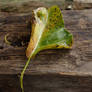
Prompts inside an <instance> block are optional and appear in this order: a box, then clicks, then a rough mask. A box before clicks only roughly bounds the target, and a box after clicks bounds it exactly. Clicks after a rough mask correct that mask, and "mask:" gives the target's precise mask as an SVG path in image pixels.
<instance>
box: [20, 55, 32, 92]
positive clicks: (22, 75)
mask: <svg viewBox="0 0 92 92" xmlns="http://www.w3.org/2000/svg"><path fill="white" fill-rule="evenodd" d="M31 56H32V55H31ZM31 56H30V57H29V58H28V60H27V63H26V65H25V67H24V69H23V71H22V72H21V76H20V86H21V89H22V92H24V87H23V77H24V73H25V71H26V69H27V67H28V65H29V62H30V59H31Z"/></svg>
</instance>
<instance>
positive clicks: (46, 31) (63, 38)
mask: <svg viewBox="0 0 92 92" xmlns="http://www.w3.org/2000/svg"><path fill="white" fill-rule="evenodd" d="M33 16H34V20H33V23H32V33H31V38H30V42H29V45H28V48H27V51H26V55H27V57H28V58H29V59H28V61H27V63H26V65H25V67H24V69H23V71H22V73H21V77H20V80H21V88H22V91H23V75H24V72H25V70H26V68H27V66H28V64H29V62H30V59H31V58H32V57H33V56H35V55H36V54H37V53H38V52H39V51H41V50H44V49H60V48H71V46H72V41H73V36H72V34H71V33H69V32H68V31H67V30H66V29H65V28H64V21H63V18H62V13H61V10H60V9H59V7H58V6H52V7H51V8H49V9H46V8H44V7H40V8H38V9H36V10H34V11H33Z"/></svg>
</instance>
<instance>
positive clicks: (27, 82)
mask: <svg viewBox="0 0 92 92" xmlns="http://www.w3.org/2000/svg"><path fill="white" fill-rule="evenodd" d="M6 76H7V77H6ZM24 88H25V92H92V77H90V76H88V77H83V76H82V77H81V76H69V75H68V76H66V75H62V76H61V75H60V74H43V75H26V76H25V77H24ZM0 92H21V90H20V83H19V78H18V76H17V75H8V74H5V75H0Z"/></svg>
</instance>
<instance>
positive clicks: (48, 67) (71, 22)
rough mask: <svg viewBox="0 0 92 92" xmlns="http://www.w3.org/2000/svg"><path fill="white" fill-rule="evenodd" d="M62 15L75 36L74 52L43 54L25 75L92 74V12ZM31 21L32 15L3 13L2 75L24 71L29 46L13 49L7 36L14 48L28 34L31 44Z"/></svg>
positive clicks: (0, 25)
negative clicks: (5, 38)
mask: <svg viewBox="0 0 92 92" xmlns="http://www.w3.org/2000/svg"><path fill="white" fill-rule="evenodd" d="M62 13H63V17H64V20H65V26H66V28H67V29H69V31H70V32H71V33H72V34H73V35H74V44H73V47H72V49H71V50H62V49H60V50H45V51H41V52H40V53H39V54H38V55H36V57H35V58H34V59H33V60H32V61H31V63H30V65H29V67H28V68H27V71H26V74H31V75H32V74H33V75H34V74H48V73H58V74H65V75H82V76H86V75H92V9H90V10H79V11H78V10H76V11H73V10H71V11H63V12H62ZM30 18H31V13H29V14H13V13H10V14H8V13H0V74H19V73H20V72H21V70H22V69H23V67H24V65H25V63H26V61H27V58H26V56H25V50H26V47H27V45H25V46H22V47H21V44H19V45H18V44H17V45H18V46H10V45H8V44H6V43H5V41H4V36H5V35H6V34H7V33H8V34H9V36H10V40H11V41H12V43H13V45H14V44H15V43H16V40H18V41H19V39H20V38H21V37H22V34H23V35H24V34H25V37H23V41H24V42H26V41H28V38H29V35H30V28H29V27H28V24H27V22H28V21H29V20H30ZM13 39H14V40H13ZM25 40H26V41H25Z"/></svg>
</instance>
